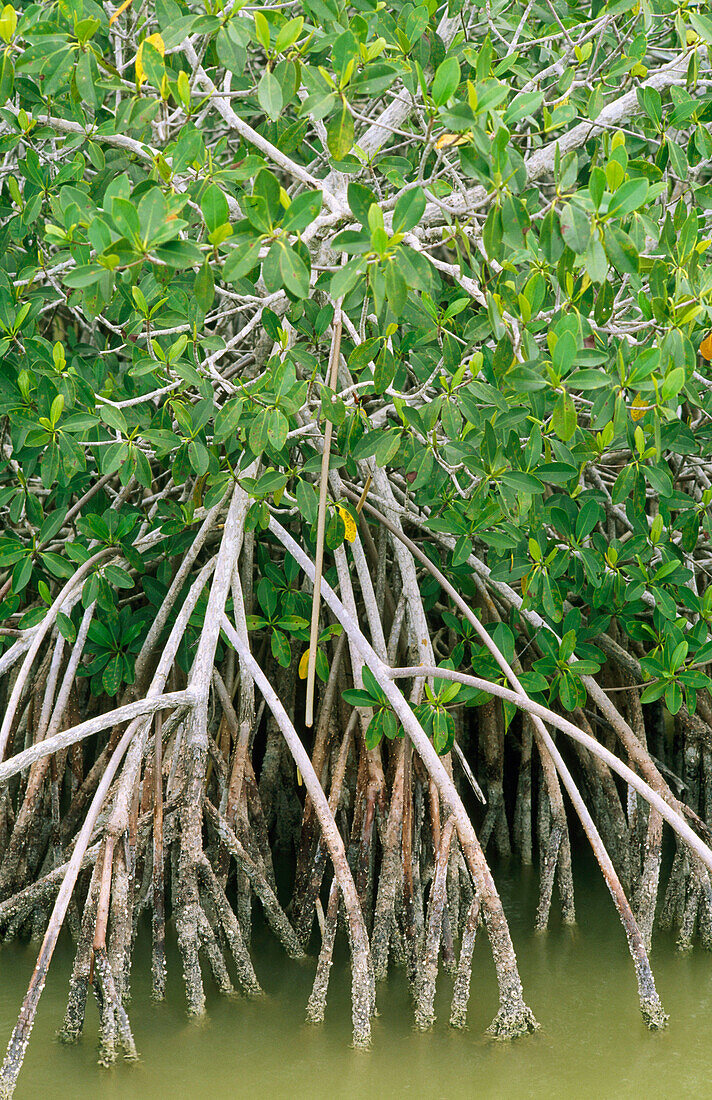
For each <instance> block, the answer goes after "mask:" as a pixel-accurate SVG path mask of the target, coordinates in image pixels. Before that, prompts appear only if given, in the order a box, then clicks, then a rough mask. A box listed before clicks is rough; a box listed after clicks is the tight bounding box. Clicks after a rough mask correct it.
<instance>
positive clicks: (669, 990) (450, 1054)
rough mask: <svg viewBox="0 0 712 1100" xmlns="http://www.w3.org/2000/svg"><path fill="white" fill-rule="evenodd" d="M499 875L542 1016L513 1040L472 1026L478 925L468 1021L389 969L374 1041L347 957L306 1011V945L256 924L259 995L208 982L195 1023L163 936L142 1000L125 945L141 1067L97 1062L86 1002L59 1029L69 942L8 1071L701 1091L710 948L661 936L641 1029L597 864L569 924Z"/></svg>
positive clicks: (532, 999)
mask: <svg viewBox="0 0 712 1100" xmlns="http://www.w3.org/2000/svg"><path fill="white" fill-rule="evenodd" d="M496 877H497V879H498V883H499V887H500V890H501V892H502V895H503V898H504V901H505V908H506V911H507V914H508V916H509V920H510V926H511V929H512V934H513V937H514V941H515V946H516V949H517V954H518V957H519V961H520V969H521V974H522V979H523V982H524V988H525V994H526V997H527V1000H528V1002H529V1004H530V1005H531V1007H532V1009H533V1010H534V1012H535V1014H536V1015H537V1017H538V1019H539V1021H540V1023H541V1024H542V1029H541V1031H540V1032H539V1033H538V1034H537V1035H534V1036H529V1037H527V1038H524V1039H521V1040H519V1041H518V1042H515V1043H512V1044H508V1045H507V1044H498V1043H493V1042H491V1041H488V1040H487V1039H485V1038H484V1037H483V1032H484V1029H485V1028H486V1026H487V1024H488V1023H489V1022H490V1020H491V1019H492V1017H493V1015H494V1013H495V1011H496V1007H497V997H496V987H495V983H494V977H493V970H492V962H491V957H490V955H489V950H488V945H487V942H486V937H485V935H484V934H483V932H482V930H481V931H480V934H479V938H478V943H477V946H476V949H475V961H474V967H473V992H472V998H471V1001H470V1012H469V1030H468V1031H466V1032H464V1033H458V1032H453V1031H451V1030H450V1028H449V1027H448V1024H447V1020H448V1016H449V993H450V982H449V980H447V979H446V978H445V977H442V978H441V980H440V983H439V989H438V999H437V1007H438V1022H437V1024H436V1026H435V1028H434V1030H433V1031H432V1032H431V1033H429V1034H420V1033H418V1032H416V1031H414V1030H413V1029H412V1026H411V1021H412V1018H413V1017H412V1012H411V1009H410V1004H409V999H408V992H407V988H406V985H405V981H404V979H403V977H402V975H400V974H398V973H397V974H395V975H393V976H392V977H391V978H390V980H389V982H388V984H387V985H386V986H385V987H381V988H379V994H378V1005H379V1013H380V1015H379V1018H378V1020H376V1022H375V1027H374V1038H373V1048H372V1050H371V1051H370V1052H368V1053H362V1052H357V1051H354V1050H352V1049H351V1047H350V1046H349V1039H350V1003H349V978H348V971H347V969H346V960H345V959H344V958H343V957H342V958H340V959H339V960H337V962H336V964H335V966H334V969H333V972H332V983H331V989H330V997H329V1002H328V1005H327V1019H326V1022H325V1024H324V1026H323V1027H322V1028H314V1027H310V1026H308V1025H307V1024H305V1023H304V1022H303V1021H304V1008H305V1005H306V1001H307V997H308V995H309V991H310V987H311V980H312V976H313V971H314V960H309V961H308V962H307V963H306V964H298V963H294V962H290V961H289V960H287V959H286V957H285V956H284V955H283V953H282V952H281V949H280V948H279V946H278V945H277V944H276V943H275V942H274V941H273V940H271V939H270V938H269V937H268V936H267V934H263V933H262V932H260V933H259V935H258V938H257V943H256V945H255V946H256V948H258V949H257V950H255V951H254V953H253V954H254V956H255V959H256V969H257V972H258V975H259V977H260V980H261V981H262V983H263V986H264V988H265V990H266V992H267V996H266V997H265V998H263V999H262V1000H261V1001H258V1002H248V1001H245V1000H242V999H239V1000H237V1001H235V1002H228V1001H226V1000H224V999H223V998H221V997H219V996H218V995H217V994H215V993H209V999H208V1014H207V1016H206V1018H205V1019H204V1020H203V1021H200V1022H197V1023H196V1022H191V1021H189V1020H188V1019H187V1018H186V1016H185V1011H184V999H183V991H182V988H181V980H180V969H179V963H178V959H177V957H176V955H175V950H173V952H172V953H171V955H170V957H169V965H170V971H169V985H168V999H167V1002H166V1004H165V1005H161V1006H155V1005H154V1004H153V1003H152V1002H151V1000H150V958H149V944H148V942H147V941H148V937H147V936H144V937H143V941H142V942H140V943H139V946H138V950H137V953H136V959H135V966H134V973H133V983H132V990H133V999H132V1002H131V1005H130V1016H131V1022H132V1025H133V1029H134V1035H135V1038H136V1042H137V1045H138V1048H139V1051H140V1053H141V1061H140V1062H139V1064H138V1065H126V1064H118V1065H117V1066H116V1067H115V1068H113V1069H112V1070H109V1071H107V1070H102V1069H100V1068H99V1067H98V1066H97V1064H96V1024H97V1018H96V1008H95V1006H94V1004H91V1005H90V1007H89V1014H88V1019H87V1027H86V1031H85V1037H84V1040H83V1042H82V1043H81V1044H79V1045H78V1046H75V1047H66V1046H63V1045H62V1044H60V1043H58V1042H56V1041H55V1039H54V1033H55V1030H56V1028H57V1027H58V1026H59V1024H60V1022H61V1019H62V1015H63V1011H64V1004H65V997H66V990H67V978H68V975H69V972H70V969H71V964H72V948H71V944H70V943H69V941H68V940H67V941H64V942H63V944H62V945H61V947H60V948H58V951H57V954H56V955H55V959H54V961H53V964H52V969H51V971H50V977H49V980H48V983H47V988H46V989H45V992H44V994H43V997H42V1002H41V1005H40V1010H39V1014H38V1019H37V1023H36V1025H35V1029H34V1031H33V1034H32V1039H31V1042H30V1047H29V1050H28V1054H27V1058H26V1060H25V1066H24V1069H23V1073H22V1076H21V1078H20V1085H19V1087H18V1090H17V1093H16V1096H17V1097H19V1098H25V1097H28V1098H33V1100H35V1098H37V1097H43V1098H46V1100H49V1098H52V1100H64V1098H65V1097H66V1098H69V1097H72V1098H77V1100H83V1098H85V1097H96V1096H97V1095H98V1096H101V1097H102V1100H128V1098H132V1100H133V1098H140V1100H154V1098H155V1100H158V1098H160V1100H165V1098H169V1100H188V1098H191V1100H193V1098H194V1100H204V1098H205V1100H222V1098H227V1097H247V1096H257V1097H265V1098H269V1100H274V1098H279V1097H305V1098H306V1097H310V1098H317V1100H319V1098H322V1097H324V1098H326V1097H329V1098H330V1100H331V1098H342V1097H343V1098H345V1100H346V1098H351V1097H353V1098H356V1097H358V1098H359V1100H363V1098H364V1097H399V1096H413V1097H419V1098H421V1097H422V1098H431V1097H432V1098H436V1097H437V1098H440V1097H442V1098H447V1100H451V1098H453V1097H477V1098H478V1100H479V1098H482V1100H488V1098H498V1100H499V1098H503V1097H506V1098H507V1100H519V1098H522V1100H524V1098H525V1097H526V1098H530V1097H536V1098H539V1097H566V1098H569V1097H571V1098H573V1097H576V1098H578V1097H583V1098H586V1100H588V1098H592V1100H595V1098H598V1097H601V1098H603V1097H605V1098H607V1100H608V1098H611V1097H635V1098H637V1097H642V1096H655V1097H657V1098H660V1097H663V1098H667V1097H671V1098H672V1097H675V1098H676V1100H679V1098H685V1097H693V1096H694V1097H704V1096H709V1095H710V1094H712V1081H711V1076H710V1051H711V1050H712V957H710V956H709V955H707V954H705V953H704V952H703V951H702V950H701V949H699V948H698V949H696V950H695V951H694V952H693V953H692V954H691V955H689V956H687V957H681V956H680V955H679V954H678V953H677V952H676V951H675V947H674V943H673V941H672V940H671V939H663V938H661V937H660V936H659V937H658V940H657V944H656V945H655V948H654V951H653V956H652V963H653V970H654V972H655V976H656V980H657V984H658V990H659V992H660V995H661V998H662V1000H663V1003H664V1005H665V1008H666V1010H667V1011H668V1012H669V1013H670V1016H671V1020H670V1025H669V1028H668V1029H667V1031H665V1032H662V1033H657V1034H651V1033H650V1032H648V1031H647V1030H646V1029H645V1027H644V1026H643V1024H642V1021H641V1018H640V1014H639V1011H638V1005H637V999H636V988H635V980H634V976H633V968H632V964H631V961H630V957H629V955H628V952H627V949H626V945H625V940H624V936H623V932H622V929H621V927H620V924H618V921H617V917H616V915H615V912H614V910H613V905H612V903H611V901H610V899H609V897H608V895H607V894H606V892H605V890H604V889H603V888H602V886H601V885H600V882H599V880H598V878H597V877H596V871H595V868H594V867H589V866H588V865H584V866H579V868H578V873H577V875H576V881H577V887H578V889H577V898H576V900H577V908H578V914H579V925H578V927H577V928H576V929H575V930H574V931H573V932H572V931H571V930H567V929H563V928H561V927H557V926H554V927H553V928H552V930H551V931H550V932H548V933H547V934H546V935H543V936H538V935H535V934H534V933H533V932H532V931H531V928H532V917H533V913H534V908H535V904H536V876H535V875H534V874H533V873H530V874H522V873H521V872H520V871H519V870H518V869H516V868H515V867H512V868H511V869H506V868H499V870H498V873H497V876H496ZM35 954H36V952H35V950H34V948H30V947H25V946H21V947H16V946H7V947H4V948H2V949H1V950H0V966H1V968H2V969H1V973H0V1042H2V1046H3V1048H4V1046H5V1044H6V1041H7V1038H8V1037H9V1034H10V1032H11V1030H12V1026H13V1021H14V1018H15V1017H16V1014H17V1011H18V1009H19V1006H20V1003H21V1001H22V997H23V994H24V991H25V989H26V986H27V982H28V980H29V977H30V974H31V972H32V967H33V965H34V961H35Z"/></svg>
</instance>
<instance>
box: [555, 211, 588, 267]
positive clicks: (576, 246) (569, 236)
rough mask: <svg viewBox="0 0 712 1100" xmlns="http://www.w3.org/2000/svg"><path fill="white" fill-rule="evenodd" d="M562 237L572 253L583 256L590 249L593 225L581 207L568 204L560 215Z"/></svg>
mask: <svg viewBox="0 0 712 1100" xmlns="http://www.w3.org/2000/svg"><path fill="white" fill-rule="evenodd" d="M559 220H560V225H561V235H562V237H563V238H564V241H565V242H566V244H567V245H568V246H569V248H570V249H572V251H574V252H576V253H578V254H579V255H581V254H582V253H584V252H585V251H586V249H587V247H588V242H589V240H590V237H591V224H590V222H589V219H588V216H587V214H586V212H585V211H584V210H582V209H581V207H580V206H576V205H575V204H574V203H566V204H565V205H564V207H563V208H562V211H561V215H560V219H559Z"/></svg>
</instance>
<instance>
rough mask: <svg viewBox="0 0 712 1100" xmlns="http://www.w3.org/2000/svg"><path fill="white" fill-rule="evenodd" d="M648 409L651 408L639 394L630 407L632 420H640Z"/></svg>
mask: <svg viewBox="0 0 712 1100" xmlns="http://www.w3.org/2000/svg"><path fill="white" fill-rule="evenodd" d="M650 408H652V406H651V405H649V404H648V402H647V401H646V400H645V398H644V397H643V395H642V394H640V393H639V394H638V396H637V397H636V399H635V401H634V402H633V404H632V405H631V407H630V415H631V417H632V419H633V420H642V419H643V417H644V416H645V414H646V412H647V411H648V409H650Z"/></svg>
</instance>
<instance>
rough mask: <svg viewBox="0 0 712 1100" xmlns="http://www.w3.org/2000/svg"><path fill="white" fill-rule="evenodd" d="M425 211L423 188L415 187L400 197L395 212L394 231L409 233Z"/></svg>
mask: <svg viewBox="0 0 712 1100" xmlns="http://www.w3.org/2000/svg"><path fill="white" fill-rule="evenodd" d="M424 211H425V194H424V193H423V189H422V188H421V187H413V188H411V190H409V191H406V192H404V194H402V195H400V196H399V198H398V201H397V202H396V207H395V210H394V211H393V231H394V232H395V233H408V232H409V231H410V230H411V229H413V228H414V227H415V226H416V225H417V224H418V222H419V221H420V219H421V218H422V216H423V213H424Z"/></svg>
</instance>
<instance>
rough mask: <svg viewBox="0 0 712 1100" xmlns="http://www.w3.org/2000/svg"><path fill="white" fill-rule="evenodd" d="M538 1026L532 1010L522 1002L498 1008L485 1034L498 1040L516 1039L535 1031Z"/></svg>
mask: <svg viewBox="0 0 712 1100" xmlns="http://www.w3.org/2000/svg"><path fill="white" fill-rule="evenodd" d="M539 1026H540V1025H539V1023H538V1022H537V1020H536V1017H535V1016H534V1013H533V1012H532V1010H531V1009H530V1008H527V1006H526V1005H525V1004H524V1002H522V1003H521V1004H520V1005H515V1006H508V1007H506V1008H505V1007H503V1008H500V1010H499V1012H498V1013H497V1015H496V1016H495V1018H494V1020H493V1021H492V1023H491V1024H490V1026H489V1027H488V1028H487V1034H488V1035H489V1036H490V1037H491V1038H493V1039H498V1040H506V1039H518V1038H519V1036H520V1035H527V1034H528V1033H529V1032H530V1031H537V1030H538V1028H539Z"/></svg>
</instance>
